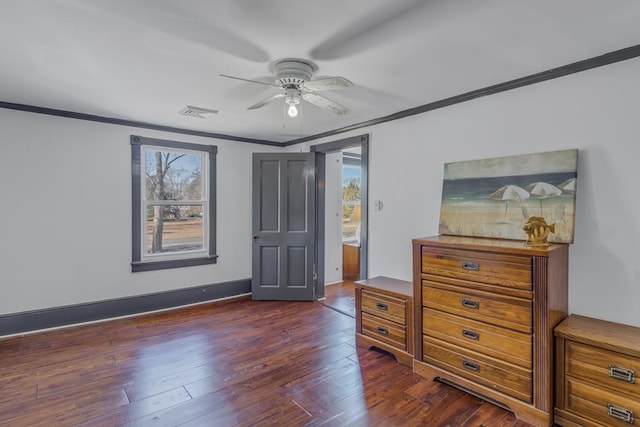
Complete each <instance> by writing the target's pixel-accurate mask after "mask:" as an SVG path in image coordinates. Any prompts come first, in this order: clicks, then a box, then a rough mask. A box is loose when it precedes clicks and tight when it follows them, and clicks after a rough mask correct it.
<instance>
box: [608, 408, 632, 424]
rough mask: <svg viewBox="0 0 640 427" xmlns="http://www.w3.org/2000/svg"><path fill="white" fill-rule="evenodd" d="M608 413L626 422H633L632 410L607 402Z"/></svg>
mask: <svg viewBox="0 0 640 427" xmlns="http://www.w3.org/2000/svg"><path fill="white" fill-rule="evenodd" d="M607 408H608V415H609V416H610V417H613V418H616V419H618V420H620V421H624V422H625V423H628V424H633V420H634V418H633V411H630V410H628V409H625V408H621V407H619V406H615V405H612V404H611V403H607Z"/></svg>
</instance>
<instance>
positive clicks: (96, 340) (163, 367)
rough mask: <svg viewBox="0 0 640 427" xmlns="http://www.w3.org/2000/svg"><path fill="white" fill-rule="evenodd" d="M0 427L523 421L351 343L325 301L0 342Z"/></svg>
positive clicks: (197, 313) (186, 313)
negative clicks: (323, 302)
mask: <svg viewBox="0 0 640 427" xmlns="http://www.w3.org/2000/svg"><path fill="white" fill-rule="evenodd" d="M0 361H1V364H0V425H2V426H19V427H22V426H40V425H47V426H116V425H132V426H146V425H149V426H156V425H157V426H235V425H239V426H255V425H286V426H320V425H327V426H347V425H352V426H413V425H425V426H481V425H484V426H496V427H499V426H516V425H518V426H524V425H526V424H524V423H520V422H518V421H517V420H516V419H515V417H514V416H513V414H511V413H509V412H507V411H505V410H503V409H500V408H498V407H496V406H494V405H491V404H489V403H486V402H484V401H482V400H480V399H477V398H475V397H472V396H470V395H468V394H465V393H463V392H461V391H458V390H457V389H455V388H452V387H449V386H447V385H444V384H440V383H438V382H434V381H431V380H428V379H424V378H421V377H419V376H417V375H414V374H413V373H412V371H411V369H409V368H406V367H404V366H402V365H400V364H398V363H396V362H395V360H394V359H393V357H391V356H389V355H386V354H382V353H379V352H377V351H373V350H367V349H363V348H356V347H355V346H354V319H353V318H352V317H349V316H347V315H345V314H342V313H340V312H339V311H336V310H335V309H330V308H328V307H326V306H324V305H322V304H320V303H310V302H309V303H303V302H272V301H264V302H254V301H249V300H243V301H238V302H233V303H227V304H223V305H220V304H217V305H216V304H205V305H199V306H195V307H190V308H183V309H177V310H172V311H167V312H163V313H156V314H151V315H145V316H140V317H134V318H128V319H120V320H114V321H109V322H103V323H97V324H92V325H84V326H78V327H73V328H66V329H59V330H55V331H48V332H41V333H36V334H32V335H27V336H23V337H12V338H5V339H0Z"/></svg>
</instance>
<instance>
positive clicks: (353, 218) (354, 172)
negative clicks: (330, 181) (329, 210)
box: [342, 151, 362, 244]
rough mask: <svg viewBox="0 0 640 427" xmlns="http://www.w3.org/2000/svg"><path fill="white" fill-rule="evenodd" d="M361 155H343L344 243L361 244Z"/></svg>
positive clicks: (346, 153) (347, 153)
mask: <svg viewBox="0 0 640 427" xmlns="http://www.w3.org/2000/svg"><path fill="white" fill-rule="evenodd" d="M360 164H361V159H360V154H359V153H351V152H346V151H345V152H343V153H342V242H343V243H357V244H360V221H361V214H362V211H361V200H360V197H361V181H362V169H361V165H360Z"/></svg>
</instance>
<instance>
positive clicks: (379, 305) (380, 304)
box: [376, 302, 388, 311]
mask: <svg viewBox="0 0 640 427" xmlns="http://www.w3.org/2000/svg"><path fill="white" fill-rule="evenodd" d="M376 308H377V309H378V310H384V311H387V308H388V307H387V304H383V303H381V302H377V303H376Z"/></svg>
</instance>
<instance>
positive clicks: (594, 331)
mask: <svg viewBox="0 0 640 427" xmlns="http://www.w3.org/2000/svg"><path fill="white" fill-rule="evenodd" d="M555 336H556V409H555V422H556V424H559V425H561V426H630V425H633V426H639V425H640V419H639V417H640V380H639V379H638V378H637V375H639V374H640V328H637V327H633V326H627V325H620V324H617V323H612V322H606V321H604V320H597V319H591V318H588V317H583V316H577V315H571V316H569V317H568V318H567V319H566V320H565V321H563V322H562V323H561V324H560V325H558V327H556V329H555Z"/></svg>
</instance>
